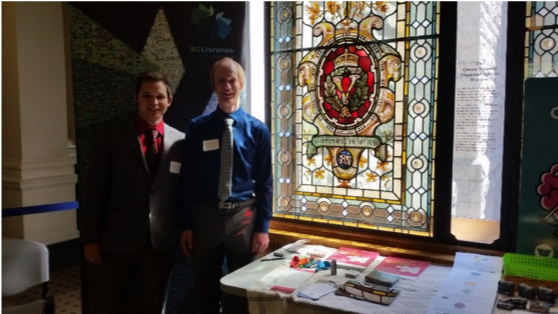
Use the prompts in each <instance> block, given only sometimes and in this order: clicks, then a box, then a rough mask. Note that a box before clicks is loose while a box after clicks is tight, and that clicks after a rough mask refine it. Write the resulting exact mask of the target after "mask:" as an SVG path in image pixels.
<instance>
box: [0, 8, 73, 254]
mask: <svg viewBox="0 0 558 314" xmlns="http://www.w3.org/2000/svg"><path fill="white" fill-rule="evenodd" d="M63 5H64V4H62V3H60V2H2V50H3V51H2V208H3V209H4V208H13V207H22V206H31V205H42V204H52V203H61V202H69V201H75V199H76V197H75V184H76V182H77V176H76V175H75V173H74V164H75V160H74V159H73V158H71V156H70V152H69V149H68V137H69V136H68V107H69V106H68V103H69V100H68V95H71V93H70V94H69V93H68V90H67V86H68V85H67V82H68V77H67V73H69V71H68V69H67V64H69V63H68V58H69V55H68V54H67V52H66V45H65V40H66V39H65V31H64V16H63ZM2 235H3V236H4V237H14V238H25V239H30V240H36V241H40V242H43V243H46V244H52V243H56V242H60V241H65V240H70V239H74V238H76V237H78V232H77V228H76V216H75V210H66V211H59V212H54V213H43V214H32V215H26V216H23V217H21V216H20V217H12V218H3V219H2Z"/></svg>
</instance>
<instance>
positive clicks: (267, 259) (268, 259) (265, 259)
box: [260, 257, 285, 262]
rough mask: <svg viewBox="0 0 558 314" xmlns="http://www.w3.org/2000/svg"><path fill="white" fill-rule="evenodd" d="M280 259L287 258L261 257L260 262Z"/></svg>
mask: <svg viewBox="0 0 558 314" xmlns="http://www.w3.org/2000/svg"><path fill="white" fill-rule="evenodd" d="M280 259H285V258H284V257H274V258H264V259H261V260H260V262H267V261H277V260H280Z"/></svg>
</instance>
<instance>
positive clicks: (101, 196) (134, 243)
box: [79, 121, 184, 253]
mask: <svg viewBox="0 0 558 314" xmlns="http://www.w3.org/2000/svg"><path fill="white" fill-rule="evenodd" d="M183 141H184V133H182V132H180V131H178V130H176V129H174V128H172V127H171V126H169V125H167V124H165V128H164V135H163V143H164V145H163V146H164V150H163V154H162V157H161V160H160V163H159V166H158V168H157V173H156V174H155V176H153V178H151V176H150V174H149V170H148V167H147V163H146V161H145V158H144V155H143V153H142V149H141V143H140V140H139V136H138V133H137V130H136V126H135V124H134V122H133V121H129V122H127V123H123V124H118V125H115V126H112V127H108V128H107V129H105V130H104V131H103V133H102V134H101V136H100V138H99V140H98V143H97V146H96V148H95V151H94V152H93V156H92V159H91V163H90V165H89V169H88V175H87V188H86V192H85V201H84V202H83V204H80V214H79V220H80V224H79V225H80V235H81V240H82V242H83V243H84V244H85V243H96V242H101V247H102V248H103V249H104V250H106V251H110V252H120V253H134V252H139V251H140V250H141V249H143V248H144V247H145V244H146V243H147V242H146V241H148V240H151V243H152V244H153V247H154V248H155V250H156V251H159V252H161V251H165V250H170V249H172V248H173V247H174V246H175V245H176V244H177V243H178V239H179V234H180V228H179V219H178V212H177V206H176V199H177V193H178V179H179V172H180V166H181V164H180V163H181V161H182V157H183V156H182V155H183V153H184V143H183Z"/></svg>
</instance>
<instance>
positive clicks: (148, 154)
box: [145, 129, 159, 176]
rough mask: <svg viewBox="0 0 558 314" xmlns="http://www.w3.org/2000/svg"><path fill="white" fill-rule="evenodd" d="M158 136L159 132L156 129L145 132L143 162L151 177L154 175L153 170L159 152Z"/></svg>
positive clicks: (155, 166) (155, 167)
mask: <svg viewBox="0 0 558 314" xmlns="http://www.w3.org/2000/svg"><path fill="white" fill-rule="evenodd" d="M158 136H159V131H157V130H156V129H147V131H145V161H146V162H147V166H148V167H149V172H150V173H151V175H152V176H153V175H154V174H155V169H157V157H158V152H159V147H158V146H157V137H158Z"/></svg>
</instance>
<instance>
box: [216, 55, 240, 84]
mask: <svg viewBox="0 0 558 314" xmlns="http://www.w3.org/2000/svg"><path fill="white" fill-rule="evenodd" d="M227 63H231V64H234V65H235V66H236V70H237V75H238V80H239V81H240V86H244V68H242V66H241V65H240V63H238V62H236V61H234V60H233V59H231V58H229V57H224V58H222V59H219V60H217V62H215V63H214V64H213V67H211V72H210V73H209V80H210V81H211V87H212V88H213V90H215V69H216V68H217V66H219V65H221V64H227Z"/></svg>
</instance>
